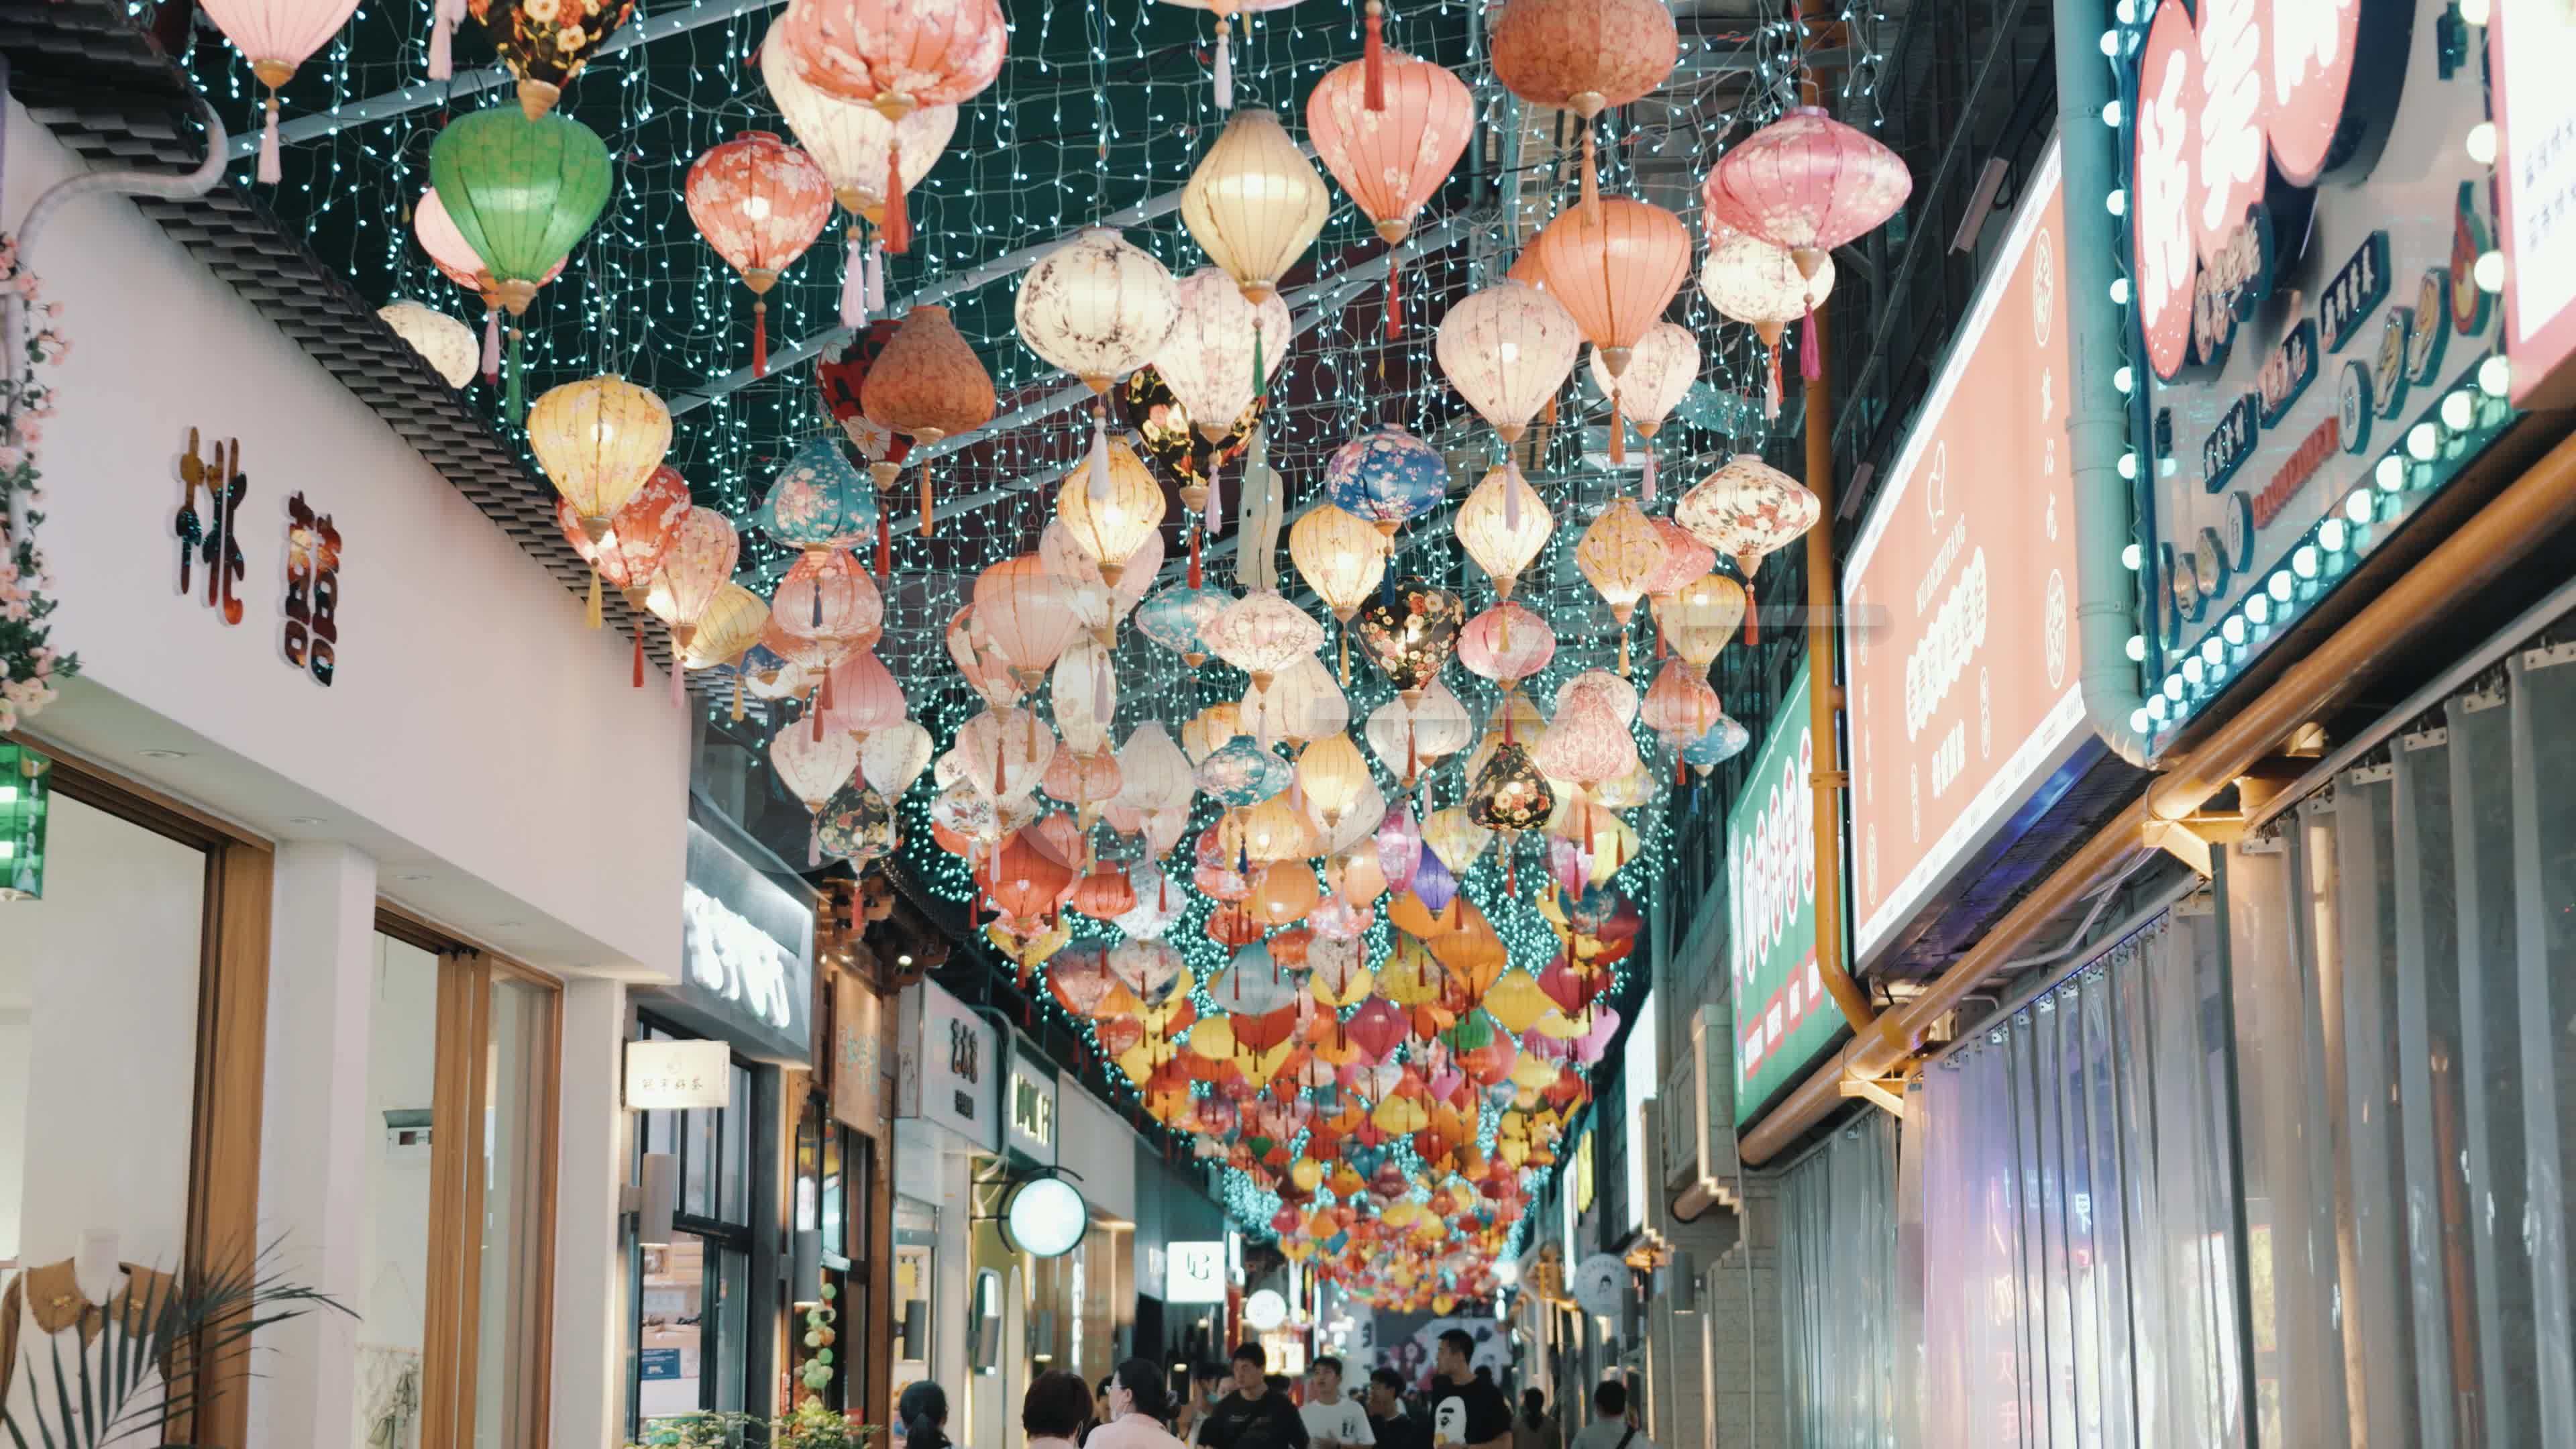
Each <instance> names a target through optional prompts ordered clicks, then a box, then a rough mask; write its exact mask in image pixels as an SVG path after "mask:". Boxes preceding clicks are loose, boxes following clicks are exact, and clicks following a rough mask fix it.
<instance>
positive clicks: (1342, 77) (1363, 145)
mask: <svg viewBox="0 0 2576 1449" xmlns="http://www.w3.org/2000/svg"><path fill="white" fill-rule="evenodd" d="M1382 25H1383V16H1382V14H1381V7H1380V5H1379V0H1368V54H1367V56H1366V57H1365V58H1364V59H1362V60H1357V61H1351V62H1349V63H1347V64H1344V65H1339V66H1336V67H1334V68H1333V69H1332V70H1329V71H1327V72H1325V73H1324V77H1323V79H1321V80H1319V81H1317V82H1315V88H1314V90H1313V91H1311V92H1309V93H1308V95H1307V97H1306V134H1307V135H1308V136H1309V137H1310V138H1312V139H1313V141H1314V144H1315V155H1316V157H1317V158H1318V159H1320V160H1321V161H1322V162H1323V163H1324V169H1325V170H1327V171H1330V172H1331V173H1333V179H1334V180H1335V181H1338V182H1340V183H1341V186H1342V190H1343V191H1345V192H1347V193H1349V195H1350V198H1351V200H1352V201H1353V202H1355V203H1357V204H1358V206H1359V209H1360V212H1361V214H1363V215H1365V216H1366V217H1368V219H1369V221H1370V223H1371V224H1373V225H1374V226H1376V228H1377V234H1378V235H1379V236H1380V237H1382V238H1384V239H1385V241H1386V244H1387V246H1388V247H1389V248H1393V247H1395V246H1396V245H1398V244H1400V243H1401V242H1403V240H1404V239H1405V237H1406V236H1407V235H1408V234H1410V233H1411V231H1412V230H1413V219H1414V218H1415V217H1416V216H1418V215H1420V214H1421V212H1422V208H1423V205H1424V204H1425V203H1427V202H1428V201H1430V199H1431V197H1432V194H1433V193H1434V192H1436V191H1438V190H1439V189H1440V186H1441V183H1442V182H1444V181H1446V180H1448V179H1449V173H1450V172H1452V171H1454V170H1456V169H1457V166H1458V158H1459V157H1460V156H1462V155H1465V154H1466V150H1467V141H1468V138H1469V137H1470V136H1472V135H1474V134H1475V129H1476V119H1475V99H1474V97H1473V96H1472V95H1471V94H1470V93H1469V92H1468V90H1467V83H1466V82H1465V81H1462V80H1460V79H1458V77H1457V76H1456V75H1455V74H1453V73H1451V72H1450V71H1449V69H1448V68H1447V67H1445V66H1440V65H1435V64H1433V63H1432V62H1430V61H1427V60H1423V59H1422V58H1420V57H1419V56H1412V55H1407V54H1405V53H1404V52H1403V51H1400V50H1387V49H1384V48H1383V46H1382V44H1381V41H1380V31H1381V28H1382ZM1401 270H1402V268H1401V263H1400V261H1399V259H1398V258H1396V257H1395V256H1394V255H1393V254H1392V252H1390V254H1389V255H1388V257H1387V273H1386V335H1387V336H1389V337H1394V336H1396V335H1398V333H1399V331H1400V322H1399V318H1400V316H1401V309H1400V308H1399V305H1398V303H1397V301H1396V291H1397V278H1398V276H1399V275H1400V274H1401Z"/></svg>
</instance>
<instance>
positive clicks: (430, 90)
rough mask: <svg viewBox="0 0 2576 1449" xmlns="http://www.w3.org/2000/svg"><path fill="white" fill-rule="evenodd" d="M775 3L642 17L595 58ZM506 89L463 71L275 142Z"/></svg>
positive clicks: (738, 0)
mask: <svg viewBox="0 0 2576 1449" xmlns="http://www.w3.org/2000/svg"><path fill="white" fill-rule="evenodd" d="M779 3H780V0H701V3H699V4H696V5H692V6H690V7H688V8H687V9H685V10H665V11H663V12H662V13H661V14H659V15H648V16H646V17H644V18H643V19H641V20H638V21H636V22H635V23H634V24H632V25H629V26H627V27H626V28H625V29H623V30H620V31H619V32H617V33H616V34H615V35H613V36H610V37H609V38H608V40H607V41H606V42H605V43H603V44H602V45H601V46H600V47H599V56H600V57H601V58H605V57H607V56H612V55H616V54H619V53H621V52H623V51H629V50H633V49H635V48H636V47H637V46H640V45H650V44H652V43H653V42H654V41H657V40H660V39H663V38H664V37H666V36H672V35H684V34H686V33H688V32H689V31H692V30H701V29H704V28H705V27H707V26H710V25H722V24H724V23H725V22H726V21H728V20H738V19H740V18H742V17H743V16H745V15H756V14H759V13H760V12H761V11H764V10H774V9H776V8H777V7H778V5H779ZM510 83H511V76H510V72H509V70H508V68H506V67H504V66H498V65H493V66H486V67H484V68H483V69H481V70H475V71H466V72H464V73H462V74H459V75H458V76H456V77H455V78H454V79H453V80H443V81H421V82H420V83H418V84H416V85H407V86H404V87H403V88H402V89H401V90H398V91H387V92H385V93H384V94H383V95H378V96H369V97H367V98H366V99H365V100H362V101H351V102H350V103H348V104H347V105H345V106H334V107H332V108H331V109H329V110H327V111H322V112H319V113H317V114H314V115H309V116H298V117H296V118H295V119H294V120H291V121H288V122H286V123H285V124H283V125H281V126H279V127H278V128H277V138H278V139H279V140H280V141H283V142H287V143H290V144H292V143H294V142H298V141H318V140H321V139H322V138H324V137H326V136H336V135H338V134H339V133H340V132H342V131H346V130H348V129H350V128H351V127H354V126H372V125H375V124H376V123H378V122H380V121H390V120H393V119H394V118H395V117H397V116H407V115H410V114H411V113H412V112H414V111H425V110H428V109H429V108H431V107H432V106H444V105H448V104H451V103H453V102H455V101H457V100H461V99H463V98H464V97H466V96H472V95H480V94H481V93H483V92H484V91H488V90H491V89H493V88H495V87H497V86H503V85H508V84H510ZM258 149H259V133H258V132H257V131H256V130H254V131H252V132H250V133H249V134H247V135H241V136H235V137H233V138H232V144H231V145H230V146H229V147H228V148H227V151H228V154H229V155H230V156H231V157H232V159H233V160H236V161H239V160H241V159H243V158H245V157H247V156H249V155H250V154H251V153H252V152H254V151H256V150H258Z"/></svg>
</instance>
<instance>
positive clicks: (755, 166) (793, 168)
mask: <svg viewBox="0 0 2576 1449" xmlns="http://www.w3.org/2000/svg"><path fill="white" fill-rule="evenodd" d="M681 195H682V197H683V198H684V199H685V200H686V201H687V203H688V207H689V219H690V220H691V221H694V222H696V223H697V224H698V230H699V231H701V232H703V233H705V234H706V238H707V245H709V246H711V247H714V248H715V249H716V255H718V256H720V257H723V258H724V259H725V260H726V261H727V262H729V263H731V264H732V266H733V269H734V270H735V271H737V272H740V273H741V274H742V281H743V285H744V286H746V287H749V288H751V296H752V302H751V375H752V376H754V377H767V376H768V375H769V289H770V287H771V286H772V285H773V284H775V283H776V282H777V280H778V274H779V273H780V272H783V271H785V270H786V269H787V267H788V264H789V263H791V262H793V261H795V260H796V259H797V258H798V257H801V256H803V255H804V254H805V249H806V248H807V247H810V246H812V245H813V244H814V239H815V238H816V237H819V236H821V235H822V234H823V224H824V223H825V222H827V221H830V220H831V219H832V183H831V181H830V179H829V178H827V177H825V176H824V174H823V168H822V167H820V166H818V165H816V164H814V158H813V157H811V156H808V155H806V154H805V153H804V152H802V151H799V150H797V149H796V148H795V147H793V146H790V145H788V144H787V143H786V142H784V141H781V140H779V139H778V138H777V137H776V136H773V135H771V134H769V133H768V132H766V131H745V132H743V133H742V134H741V135H739V136H736V137H735V138H733V139H732V140H730V141H726V142H724V143H722V144H721V145H718V146H715V147H712V148H710V149H709V150H708V152H707V154H705V155H703V156H701V157H699V158H698V159H697V162H696V164H694V165H692V166H691V167H689V176H688V180H687V181H686V182H684V183H683V184H682V186H681Z"/></svg>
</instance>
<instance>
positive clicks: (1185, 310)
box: [1154, 267, 1294, 533]
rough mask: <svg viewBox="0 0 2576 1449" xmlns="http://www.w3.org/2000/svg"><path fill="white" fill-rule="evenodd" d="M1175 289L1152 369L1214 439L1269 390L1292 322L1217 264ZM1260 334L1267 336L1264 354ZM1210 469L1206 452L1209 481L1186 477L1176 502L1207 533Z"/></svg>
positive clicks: (1281, 306) (1215, 514) (1211, 518)
mask: <svg viewBox="0 0 2576 1449" xmlns="http://www.w3.org/2000/svg"><path fill="white" fill-rule="evenodd" d="M1174 292H1175V296H1176V297H1177V298H1178V300H1179V304H1180V305H1179V312H1178V315H1177V316H1176V317H1175V318H1174V320H1173V323H1172V331H1171V335H1170V336H1169V337H1167V338H1165V339H1164V341H1163V345H1162V347H1161V349H1160V350H1158V351H1157V352H1156V353H1155V354H1154V370H1155V371H1156V372H1157V373H1158V374H1160V375H1161V377H1162V379H1163V382H1164V385H1165V386H1167V387H1168V388H1170V389H1171V393H1172V397H1173V400H1174V401H1176V402H1178V403H1179V404H1180V405H1181V408H1182V409H1183V411H1185V412H1187V413H1188V415H1189V417H1190V418H1191V420H1192V422H1193V424H1194V426H1195V428H1196V430H1197V432H1198V435H1199V437H1200V438H1202V439H1204V440H1205V441H1206V442H1208V443H1210V444H1218V443H1221V442H1223V441H1224V440H1226V439H1228V438H1229V437H1230V436H1231V432H1232V425H1233V422H1234V420H1235V419H1238V418H1241V417H1242V416H1243V415H1244V414H1245V413H1246V412H1247V411H1249V410H1250V409H1251V408H1252V406H1253V405H1254V403H1255V402H1257V401H1258V400H1260V399H1261V398H1263V397H1265V396H1267V395H1268V392H1269V388H1270V378H1271V375H1272V374H1274V373H1276V372H1277V371H1278V370H1279V367H1280V364H1281V363H1283V362H1284V361H1286V358H1287V347H1286V344H1287V339H1288V335H1289V333H1290V332H1291V331H1292V330H1293V328H1294V323H1293V322H1292V321H1291V319H1290V317H1289V313H1288V304H1287V303H1286V302H1284V301H1281V300H1280V299H1279V298H1278V297H1276V296H1272V297H1268V298H1265V299H1263V300H1262V301H1261V302H1259V303H1258V304H1256V303H1254V302H1253V301H1251V300H1250V299H1249V298H1248V297H1247V296H1246V295H1245V293H1244V291H1243V289H1242V288H1240V287H1238V286H1237V285H1236V284H1235V283H1234V281H1233V279H1232V278H1230V277H1229V276H1227V275H1226V273H1225V272H1224V271H1222V270H1220V269H1218V268H1216V267H1202V268H1200V269H1199V270H1198V271H1195V272H1192V273H1190V274H1189V275H1188V276H1186V277H1183V278H1182V279H1181V280H1180V282H1179V284H1178V285H1177V287H1176V288H1175V289H1174ZM1265 338H1267V339H1270V341H1269V346H1268V350H1267V351H1266V352H1265V351H1264V348H1263V339H1265ZM1214 467H1215V457H1214V456H1213V455H1211V457H1210V459H1209V469H1210V472H1209V476H1208V481H1207V482H1206V483H1204V484H1195V483H1187V482H1185V483H1184V484H1183V485H1182V488H1181V500H1182V502H1183V503H1185V504H1187V505H1188V506H1189V507H1190V508H1192V509H1196V510H1201V511H1203V512H1204V514H1205V518H1206V529H1207V531H1208V532H1210V533H1214V532H1215V531H1216V530H1217V527H1218V521H1219V517H1220V515H1221V513H1222V506H1221V498H1220V495H1219V494H1218V492H1217V490H1216V487H1215V486H1214V485H1215V476H1214Z"/></svg>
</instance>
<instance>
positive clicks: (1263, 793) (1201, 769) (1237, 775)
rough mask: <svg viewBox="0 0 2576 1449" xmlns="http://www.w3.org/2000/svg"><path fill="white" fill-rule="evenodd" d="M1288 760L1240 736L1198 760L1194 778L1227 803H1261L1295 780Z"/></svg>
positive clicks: (1218, 799) (1220, 800)
mask: <svg viewBox="0 0 2576 1449" xmlns="http://www.w3.org/2000/svg"><path fill="white" fill-rule="evenodd" d="M1296 777H1297V772H1296V770H1295V769H1294V768H1293V767H1291V766H1290V765H1289V763H1288V762H1287V761H1286V760H1283V759H1281V758H1279V757H1278V756H1277V755H1274V754H1272V753H1270V751H1268V750H1265V749H1263V748H1262V747H1261V746H1260V745H1259V744H1258V743H1256V742H1255V741H1254V740H1253V739H1252V738H1251V737H1250V736H1248V735H1237V736H1235V737H1234V738H1233V739H1230V740H1228V741H1226V742H1225V743H1224V744H1222V745H1219V746H1217V747H1216V748H1215V749H1213V750H1210V751H1209V752H1208V755H1207V758H1205V759H1203V760H1201V761H1199V764H1198V769H1197V770H1196V771H1195V772H1194V773H1193V774H1192V776H1191V778H1192V780H1193V781H1194V782H1195V783H1196V784H1197V785H1198V787H1199V789H1200V790H1201V791H1203V792H1205V793H1206V794H1208V795H1209V796H1211V797H1213V798H1214V799H1216V800H1217V801H1218V802H1219V803H1221V804H1226V805H1236V806H1241V805H1258V804H1260V803H1261V802H1262V801H1264V800H1267V799H1269V798H1270V797H1271V796H1273V795H1276V794H1278V793H1279V792H1280V791H1282V790H1285V789H1287V788H1288V786H1289V785H1290V784H1291V783H1292V782H1293V781H1294V780H1295V779H1296Z"/></svg>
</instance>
